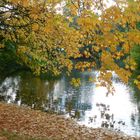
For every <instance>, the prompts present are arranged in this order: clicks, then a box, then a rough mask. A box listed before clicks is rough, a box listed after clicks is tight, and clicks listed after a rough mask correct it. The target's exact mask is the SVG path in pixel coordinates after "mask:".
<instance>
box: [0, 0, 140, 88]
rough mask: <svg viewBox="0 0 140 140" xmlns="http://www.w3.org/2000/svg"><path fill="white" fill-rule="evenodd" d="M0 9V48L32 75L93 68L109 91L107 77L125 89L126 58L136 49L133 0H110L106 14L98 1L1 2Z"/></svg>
mask: <svg viewBox="0 0 140 140" xmlns="http://www.w3.org/2000/svg"><path fill="white" fill-rule="evenodd" d="M62 3H64V6H61V7H60V8H61V9H64V13H63V14H58V12H57V9H56V6H58V5H61V4H62ZM0 7H1V8H0V15H1V21H0V29H1V32H0V38H1V41H0V43H1V47H0V48H1V49H3V48H6V47H8V46H12V49H13V50H14V52H15V55H16V56H17V57H18V58H19V62H22V63H24V64H25V65H26V66H28V67H29V68H30V69H31V70H32V71H33V72H34V73H36V74H40V73H41V72H51V73H53V74H54V75H59V74H60V73H61V72H63V70H64V69H67V72H68V73H70V72H71V70H72V69H78V70H82V71H84V70H87V69H88V70H92V69H93V68H94V69H99V71H100V76H99V77H98V80H100V81H101V84H102V85H104V86H108V85H109V86H110V85H111V78H112V73H111V71H115V73H117V74H118V76H119V77H120V79H121V80H122V81H123V82H126V83H127V82H128V81H129V78H130V77H131V74H132V72H133V71H134V70H135V68H136V67H137V65H136V62H135V60H134V59H133V58H132V57H131V55H130V52H131V50H132V48H133V47H134V46H135V45H138V44H140V30H139V28H137V23H138V22H139V21H140V13H139V11H140V3H139V1H138V0H126V1H123V0H116V1H115V3H114V5H113V6H111V7H109V8H107V7H106V5H105V1H104V0H75V1H73V0H48V1H46V0H44V1H43V0H42V1H41V0H40V1H31V0H22V1H21V0H2V4H1V5H0ZM96 11H98V12H96ZM99 12H100V15H99V14H98V13H99ZM73 58H74V60H75V59H79V58H84V59H79V61H76V62H75V63H73V61H72V60H73ZM81 60H82V61H81Z"/></svg>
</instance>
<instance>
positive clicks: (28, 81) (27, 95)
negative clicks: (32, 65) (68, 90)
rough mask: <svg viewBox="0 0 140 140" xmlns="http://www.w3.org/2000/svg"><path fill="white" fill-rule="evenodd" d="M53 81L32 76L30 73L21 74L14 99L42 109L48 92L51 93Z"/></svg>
mask: <svg viewBox="0 0 140 140" xmlns="http://www.w3.org/2000/svg"><path fill="white" fill-rule="evenodd" d="M54 84H55V81H49V82H47V81H45V80H43V79H41V78H39V77H33V76H32V74H31V73H28V74H27V73H26V74H24V75H23V76H21V82H20V83H19V92H18V93H17V96H16V100H21V104H26V105H28V106H31V107H32V108H35V109H43V107H44V106H45V105H46V104H47V103H48V102H49V100H50V99H48V94H50V93H52V90H53V89H54Z"/></svg>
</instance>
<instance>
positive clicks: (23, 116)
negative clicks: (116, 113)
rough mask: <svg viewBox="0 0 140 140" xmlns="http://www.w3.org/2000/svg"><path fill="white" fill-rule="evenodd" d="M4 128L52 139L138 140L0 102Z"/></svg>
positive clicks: (1, 119)
mask: <svg viewBox="0 0 140 140" xmlns="http://www.w3.org/2000/svg"><path fill="white" fill-rule="evenodd" d="M3 129H6V130H8V131H14V132H17V133H19V134H26V135H28V136H32V137H35V138H45V137H47V138H48V139H50V140H52V139H53V140H115V139H116V140H136V138H132V137H128V136H123V135H121V134H118V133H115V132H111V131H107V130H103V129H89V128H87V127H84V126H79V125H77V124H76V123H75V122H74V121H72V120H70V119H65V118H63V117H62V116H58V115H55V114H47V113H44V112H41V111H35V110H31V109H29V108H25V107H18V106H16V105H7V104H3V103H0V131H1V130H3ZM137 140H138V138H137ZM139 140H140V139H139Z"/></svg>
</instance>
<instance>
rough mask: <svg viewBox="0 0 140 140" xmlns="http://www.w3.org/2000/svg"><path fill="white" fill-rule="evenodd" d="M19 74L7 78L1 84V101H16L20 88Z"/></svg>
mask: <svg viewBox="0 0 140 140" xmlns="http://www.w3.org/2000/svg"><path fill="white" fill-rule="evenodd" d="M19 80H20V78H19V76H16V77H15V76H13V77H8V78H6V79H5V80H4V81H3V82H2V83H1V85H0V101H6V102H10V103H14V101H15V96H16V92H17V90H18V88H19V85H18V83H19Z"/></svg>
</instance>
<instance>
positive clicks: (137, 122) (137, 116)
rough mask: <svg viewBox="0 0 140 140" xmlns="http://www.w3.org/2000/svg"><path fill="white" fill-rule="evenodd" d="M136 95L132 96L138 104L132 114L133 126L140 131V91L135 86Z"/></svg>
mask: <svg viewBox="0 0 140 140" xmlns="http://www.w3.org/2000/svg"><path fill="white" fill-rule="evenodd" d="M133 91H134V94H132V96H133V97H132V98H133V100H132V101H133V102H134V103H135V104H136V109H135V110H134V112H132V114H131V124H132V125H133V126H134V127H136V128H139V130H140V90H139V89H138V88H137V87H135V86H133Z"/></svg>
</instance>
